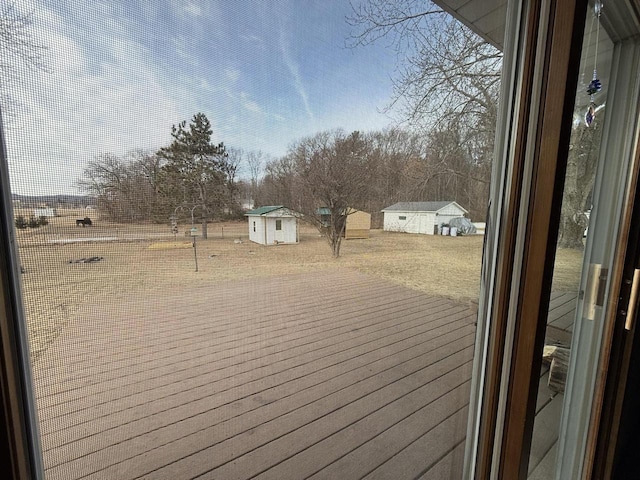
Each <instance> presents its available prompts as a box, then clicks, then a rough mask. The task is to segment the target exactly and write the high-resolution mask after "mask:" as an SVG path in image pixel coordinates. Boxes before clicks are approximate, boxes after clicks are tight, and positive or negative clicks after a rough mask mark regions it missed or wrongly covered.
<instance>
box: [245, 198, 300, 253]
mask: <svg viewBox="0 0 640 480" xmlns="http://www.w3.org/2000/svg"><path fill="white" fill-rule="evenodd" d="M245 216H246V217H248V218H249V240H251V241H252V242H255V243H259V244H261V245H278V244H281V243H298V218H297V217H296V216H295V215H294V214H293V212H292V211H291V210H289V209H288V208H285V207H284V206H282V205H272V206H266V207H260V208H256V209H255V210H250V211H248V212H247V213H245Z"/></svg>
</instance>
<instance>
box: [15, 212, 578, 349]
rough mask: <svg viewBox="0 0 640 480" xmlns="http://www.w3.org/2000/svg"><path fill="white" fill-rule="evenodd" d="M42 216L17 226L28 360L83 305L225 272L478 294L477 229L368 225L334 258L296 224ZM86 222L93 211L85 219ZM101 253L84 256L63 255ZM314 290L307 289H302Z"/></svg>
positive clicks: (455, 295)
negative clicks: (255, 231)
mask: <svg viewBox="0 0 640 480" xmlns="http://www.w3.org/2000/svg"><path fill="white" fill-rule="evenodd" d="M62 214H63V215H62V216H60V217H56V218H53V219H50V224H49V225H47V226H45V227H41V228H38V229H27V230H19V231H18V232H17V237H18V244H19V248H20V259H21V263H22V266H23V268H24V270H25V273H24V274H23V275H22V286H23V294H24V303H25V309H26V312H27V321H28V328H29V335H30V339H31V353H32V358H33V359H34V360H35V359H37V358H38V356H39V355H40V354H41V353H42V352H43V351H44V349H46V347H47V345H48V344H49V343H50V342H51V341H52V340H53V339H54V338H55V337H56V336H57V335H58V334H59V333H60V332H61V330H62V329H63V328H64V326H65V323H66V322H67V321H68V320H69V319H70V318H72V317H74V315H76V314H77V312H78V311H79V309H80V306H81V305H82V304H83V303H87V302H88V303H96V302H100V303H102V302H105V303H106V302H118V301H121V300H124V299H127V298H130V297H131V295H144V294H145V292H154V293H161V292H163V291H175V290H176V289H178V290H183V291H187V292H188V288H189V287H191V286H203V285H211V288H216V284H219V283H220V282H225V281H228V280H231V279H240V278H249V277H258V276H259V277H264V276H281V275H287V274H292V273H302V272H309V271H320V270H327V269H352V270H356V271H360V272H363V273H367V274H370V275H373V276H377V277H380V278H384V279H387V280H390V281H392V282H395V283H397V284H401V285H405V286H407V287H410V288H413V289H416V290H420V291H423V292H425V293H427V294H429V295H435V296H443V297H448V298H451V299H455V300H461V301H473V300H475V299H477V296H478V289H479V277H480V264H481V256H482V242H483V237H482V236H480V235H478V236H470V237H455V238H454V237H439V236H426V235H410V234H402V233H389V232H382V231H380V230H373V231H372V232H371V238H369V239H366V240H348V241H344V242H343V246H342V251H341V254H342V255H341V257H340V258H339V259H334V258H332V257H331V251H330V248H329V246H328V245H327V244H326V241H325V240H324V239H323V238H321V237H320V236H319V235H318V233H317V231H315V230H314V229H313V228H311V227H308V226H305V225H301V228H300V243H299V244H297V245H279V246H269V247H265V246H262V245H257V244H254V243H251V242H249V240H248V229H247V224H246V223H245V222H227V223H212V224H210V225H209V238H208V239H207V240H203V239H201V238H197V240H196V242H197V243H196V248H197V260H198V272H195V261H194V249H193V248H192V244H191V239H190V238H187V237H185V235H184V232H185V230H188V227H190V225H180V232H179V234H178V235H175V236H174V235H173V234H172V233H171V231H170V228H169V226H168V225H137V226H132V225H121V224H112V223H107V222H102V221H100V220H99V219H98V218H96V219H95V220H94V225H93V226H91V227H85V228H83V227H78V226H76V225H75V219H76V218H83V217H84V216H86V215H85V213H84V212H81V211H77V212H76V211H66V212H62ZM92 220H93V218H92ZM88 257H102V259H101V260H99V261H96V262H93V263H69V262H70V261H71V260H79V259H83V258H88ZM558 258H559V260H558V263H559V264H562V267H561V268H560V270H561V272H560V273H561V275H558V280H559V282H556V283H558V284H557V285H555V288H557V289H563V288H570V289H575V286H576V285H577V278H578V276H579V268H580V258H581V254H580V252H573V251H568V252H562V251H561V252H559V254H558ZM309 293H310V294H313V292H309Z"/></svg>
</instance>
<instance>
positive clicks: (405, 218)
mask: <svg viewBox="0 0 640 480" xmlns="http://www.w3.org/2000/svg"><path fill="white" fill-rule="evenodd" d="M382 212H383V213H384V230H385V231H386V232H405V233H423V234H426V235H433V234H436V233H438V226H439V225H442V224H443V223H448V222H449V220H451V219H452V218H454V217H462V216H464V215H465V214H466V213H468V212H467V210H465V209H464V208H462V207H461V206H460V205H458V204H457V203H456V202H399V203H396V204H394V205H391V206H390V207H387V208H385V209H384V210H382Z"/></svg>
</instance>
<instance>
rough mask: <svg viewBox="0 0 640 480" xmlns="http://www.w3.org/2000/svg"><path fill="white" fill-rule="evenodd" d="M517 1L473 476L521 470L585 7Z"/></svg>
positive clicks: (574, 1)
mask: <svg viewBox="0 0 640 480" xmlns="http://www.w3.org/2000/svg"><path fill="white" fill-rule="evenodd" d="M522 4H523V8H522V10H521V14H520V15H521V17H520V25H521V27H520V29H519V34H518V35H517V41H518V43H519V44H518V45H516V46H514V48H515V49H516V55H517V56H518V57H520V58H517V59H516V60H515V62H516V64H517V66H516V68H515V71H516V74H515V77H516V79H517V80H516V83H517V84H518V85H516V89H515V90H514V91H517V95H516V96H514V101H513V103H512V105H513V109H512V115H511V117H510V118H512V119H513V122H514V124H515V125H514V127H512V128H511V135H512V138H511V139H510V140H509V139H507V140H506V142H505V143H506V147H505V152H508V153H507V154H506V156H505V160H506V164H507V167H506V168H507V171H508V173H507V175H506V182H505V188H504V198H503V202H502V204H501V205H502V207H501V208H502V210H501V216H502V218H503V219H507V221H506V222H505V221H503V225H501V231H500V235H501V238H500V239H499V241H498V248H497V253H496V269H495V274H494V276H495V282H496V283H495V297H494V301H493V305H492V306H491V308H490V312H488V316H489V318H491V325H490V326H489V328H490V333H489V338H488V347H487V358H486V367H485V377H486V380H485V384H484V388H483V389H482V392H481V414H480V418H481V421H480V424H479V429H478V435H479V439H478V450H477V452H476V457H475V459H474V464H475V474H476V478H500V479H502V478H511V479H516V478H526V476H527V467H528V461H529V451H530V447H531V439H532V432H533V422H534V416H535V401H536V396H537V390H538V382H539V371H540V366H541V361H542V349H543V346H544V336H545V329H546V317H547V311H548V306H549V297H550V294H551V279H552V275H553V265H554V261H555V248H556V241H557V232H558V226H559V220H560V208H559V207H560V205H561V203H562V191H563V186H564V175H565V171H566V162H567V156H568V151H569V142H570V137H571V128H572V118H573V109H574V101H575V92H576V88H577V82H578V71H579V66H580V56H581V48H582V39H583V32H584V25H585V18H586V11H587V4H586V2H584V1H578V0H562V1H560V0H531V1H525V2H522ZM506 118H509V117H506ZM502 121H503V122H505V119H504V118H503V119H502Z"/></svg>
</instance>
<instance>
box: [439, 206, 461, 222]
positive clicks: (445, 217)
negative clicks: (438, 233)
mask: <svg viewBox="0 0 640 480" xmlns="http://www.w3.org/2000/svg"><path fill="white" fill-rule="evenodd" d="M464 214H465V211H464V210H462V209H461V208H459V207H458V206H457V205H456V204H455V203H450V204H449V205H447V206H446V207H443V208H441V209H440V210H438V212H437V215H436V219H435V223H436V225H442V224H443V223H449V220H451V219H452V218H455V217H464Z"/></svg>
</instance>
